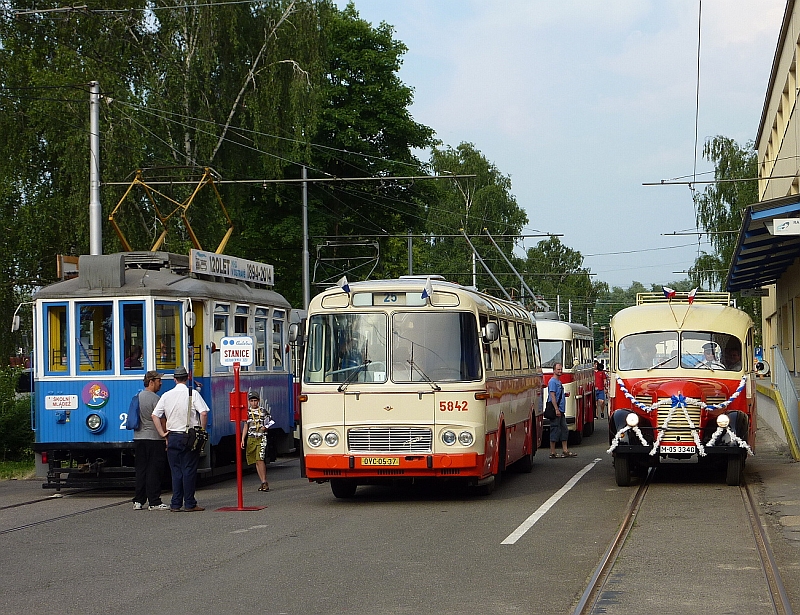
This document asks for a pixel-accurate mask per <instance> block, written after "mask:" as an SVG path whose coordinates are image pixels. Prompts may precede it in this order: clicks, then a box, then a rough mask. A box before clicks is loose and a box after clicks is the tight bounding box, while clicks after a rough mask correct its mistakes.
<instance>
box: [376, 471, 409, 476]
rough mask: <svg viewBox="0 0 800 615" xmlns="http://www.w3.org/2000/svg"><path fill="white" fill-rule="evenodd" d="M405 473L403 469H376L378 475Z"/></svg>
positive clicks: (399, 474)
mask: <svg viewBox="0 0 800 615" xmlns="http://www.w3.org/2000/svg"><path fill="white" fill-rule="evenodd" d="M405 473H406V471H405V470H378V476H401V475H403V474H405Z"/></svg>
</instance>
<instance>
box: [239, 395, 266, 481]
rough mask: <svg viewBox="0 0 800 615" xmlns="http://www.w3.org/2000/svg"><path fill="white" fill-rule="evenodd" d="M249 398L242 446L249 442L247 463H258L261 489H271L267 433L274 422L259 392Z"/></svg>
mask: <svg viewBox="0 0 800 615" xmlns="http://www.w3.org/2000/svg"><path fill="white" fill-rule="evenodd" d="M247 399H248V400H249V402H250V407H249V408H248V409H247V424H246V428H245V429H243V430H242V448H245V443H247V448H246V449H245V450H246V455H247V463H248V464H250V463H254V464H255V465H256V472H258V478H259V479H260V480H261V486H260V487H259V488H258V490H259V491H269V483H268V482H267V434H268V430H269V426H270V425H271V424H272V420H271V417H270V413H269V410H268V409H267V408H264V407H263V406H262V405H261V403H260V398H259V396H258V393H256V392H255V391H252V392H251V393H250V395H248V397H247Z"/></svg>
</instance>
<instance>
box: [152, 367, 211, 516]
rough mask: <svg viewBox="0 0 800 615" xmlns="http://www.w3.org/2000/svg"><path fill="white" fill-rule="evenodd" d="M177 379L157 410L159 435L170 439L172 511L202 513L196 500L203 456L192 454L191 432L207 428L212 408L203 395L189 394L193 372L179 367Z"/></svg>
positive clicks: (155, 412) (156, 421)
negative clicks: (195, 495)
mask: <svg viewBox="0 0 800 615" xmlns="http://www.w3.org/2000/svg"><path fill="white" fill-rule="evenodd" d="M174 376H175V388H174V389H172V390H171V391H167V392H166V393H164V394H163V395H162V396H161V399H159V400H158V404H156V407H155V410H153V423H154V424H155V426H156V429H157V430H158V433H159V434H160V435H161V436H163V437H165V438H166V439H167V459H168V460H169V468H170V471H171V472H172V502H171V503H170V508H169V510H170V512H180V511H181V510H185V511H186V512H200V511H203V510H205V508H203V507H202V506H198V505H197V500H196V499H195V497H194V491H195V485H196V483H197V466H198V465H199V463H200V453H199V452H194V451H192V450H191V448H190V446H189V429H191V428H193V427H196V426H197V425H200V426H201V427H202V428H203V429H205V428H206V424H207V423H208V406H207V405H206V402H205V400H203V398H202V397H200V395H199V394H198V395H190V394H189V393H190V391H189V387H187V386H186V381H187V380H188V379H189V372H187V371H186V368H185V367H179V368H177V369H176V370H175V372H174ZM162 417H166V419H167V423H166V431H165V430H164V427H163V426H162V424H161V418H162ZM162 432H163V433H162ZM182 506H183V508H181V507H182Z"/></svg>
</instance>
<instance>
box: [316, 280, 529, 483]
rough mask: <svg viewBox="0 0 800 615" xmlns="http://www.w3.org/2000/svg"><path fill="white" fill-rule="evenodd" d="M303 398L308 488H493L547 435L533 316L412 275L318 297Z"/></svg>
mask: <svg viewBox="0 0 800 615" xmlns="http://www.w3.org/2000/svg"><path fill="white" fill-rule="evenodd" d="M306 333H307V340H306V348H305V365H304V369H303V382H302V393H301V396H300V401H301V419H302V440H303V455H304V457H303V459H304V468H305V472H306V476H307V477H308V479H309V480H310V481H316V482H320V483H322V482H328V481H330V484H331V489H332V491H333V494H334V495H335V496H336V497H340V498H341V497H352V496H353V495H354V494H355V492H356V489H357V487H358V485H364V484H376V483H384V484H385V483H393V482H399V481H413V480H418V479H421V478H427V479H431V480H451V481H460V482H462V483H464V484H465V485H468V486H473V487H475V488H477V489H479V490H481V491H483V492H490V491H491V490H492V489H493V488H494V485H495V483H496V481H497V480H498V478H499V477H500V476H501V474H502V473H503V472H504V471H505V470H506V469H508V468H510V467H511V466H514V467H515V468H517V469H519V470H521V471H523V472H530V471H531V469H532V467H533V456H534V454H535V452H536V447H537V444H538V442H539V440H540V438H541V432H542V385H543V380H542V371H541V362H540V358H539V346H538V341H537V334H536V321H535V320H534V319H533V317H532V316H531V314H530V312H528V311H526V310H525V309H524V308H523V307H522V306H520V305H517V304H514V303H511V302H508V301H504V300H501V299H497V298H494V297H491V296H489V295H486V294H484V293H481V292H478V291H476V290H474V289H470V288H466V287H463V286H459V285H457V284H452V283H448V282H446V281H444V280H443V279H441V278H439V277H438V276H436V277H434V276H431V277H430V278H427V279H426V278H425V277H423V278H419V277H416V278H415V277H408V278H401V279H397V280H377V281H367V282H358V283H353V284H348V283H347V282H346V280H344V279H343V280H342V281H340V285H339V286H337V287H334V288H331V289H329V290H327V291H325V292H323V293H321V294H320V295H318V296H317V297H315V298H314V299H313V300H312V301H311V305H310V306H309V310H308V323H307V328H306Z"/></svg>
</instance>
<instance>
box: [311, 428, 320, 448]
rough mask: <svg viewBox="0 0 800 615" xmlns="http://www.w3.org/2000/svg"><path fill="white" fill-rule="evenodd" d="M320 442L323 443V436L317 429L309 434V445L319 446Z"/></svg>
mask: <svg viewBox="0 0 800 615" xmlns="http://www.w3.org/2000/svg"><path fill="white" fill-rule="evenodd" d="M320 444H322V436H321V435H319V434H318V433H317V432H316V431H315V432H314V433H310V434H308V445H309V446H311V447H313V448H317V447H318V446H319V445H320Z"/></svg>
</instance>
